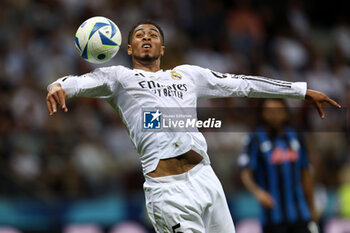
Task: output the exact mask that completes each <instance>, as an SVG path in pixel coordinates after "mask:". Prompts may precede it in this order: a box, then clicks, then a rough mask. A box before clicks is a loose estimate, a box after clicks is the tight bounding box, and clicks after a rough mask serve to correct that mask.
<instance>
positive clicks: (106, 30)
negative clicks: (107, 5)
mask: <svg viewBox="0 0 350 233" xmlns="http://www.w3.org/2000/svg"><path fill="white" fill-rule="evenodd" d="M121 43H122V35H121V33H120V30H119V28H118V27H117V25H116V24H115V23H113V22H112V21H111V20H110V19H107V18H106V17H102V16H96V17H92V18H89V19H88V20H86V21H85V22H84V23H82V24H81V25H80V27H79V28H78V30H77V32H76V33H75V47H76V48H77V50H78V52H79V55H80V56H81V57H82V58H84V59H85V60H86V61H88V62H91V63H104V62H107V61H109V60H111V59H112V58H113V57H114V56H115V55H116V54H117V52H118V50H119V48H120V45H121Z"/></svg>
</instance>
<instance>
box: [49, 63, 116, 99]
mask: <svg viewBox="0 0 350 233" xmlns="http://www.w3.org/2000/svg"><path fill="white" fill-rule="evenodd" d="M118 71H120V69H118V67H105V68H98V69H96V70H94V71H93V72H91V73H87V74H84V75H81V76H72V75H70V76H65V77H63V78H60V79H58V80H56V81H55V82H53V83H52V84H50V85H49V86H48V87H47V88H48V89H49V87H50V86H51V85H53V84H55V83H59V84H61V86H62V88H63V90H65V92H66V93H67V94H68V98H72V97H93V98H109V97H111V96H112V95H113V92H114V90H116V86H117V85H118V81H117V78H118V75H119V73H120V72H118Z"/></svg>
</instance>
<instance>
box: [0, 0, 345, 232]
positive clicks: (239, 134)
mask: <svg viewBox="0 0 350 233" xmlns="http://www.w3.org/2000/svg"><path fill="white" fill-rule="evenodd" d="M0 10H1V14H0V29H1V30H0V88H1V91H0V100H1V104H0V136H1V139H0V226H9V227H14V228H16V229H18V230H21V231H22V232H61V231H63V230H67V232H68V230H69V229H68V228H67V226H69V225H72V224H78V225H79V224H84V223H90V224H92V225H90V226H88V228H89V227H90V229H93V227H97V228H99V229H100V230H103V231H104V232H111V231H112V229H113V228H114V227H117V228H115V229H114V230H115V232H131V230H130V229H131V228H129V230H124V231H123V230H121V227H120V226H121V224H122V223H125V222H129V227H136V226H135V225H133V224H136V223H137V224H139V225H140V226H142V227H143V228H145V232H153V231H152V227H151V226H150V225H149V222H148V220H147V217H146V216H145V213H144V204H143V201H144V197H143V191H142V183H143V177H142V173H141V167H140V162H139V159H138V156H137V155H136V153H135V151H134V149H133V147H132V145H131V143H130V141H129V139H128V136H127V132H126V130H125V128H124V126H123V125H122V123H121V121H120V119H119V117H117V114H116V113H114V112H113V111H112V109H111V108H110V107H109V106H108V105H107V104H106V103H105V102H103V101H100V100H89V99H75V100H71V101H69V102H68V108H69V109H70V112H69V113H68V114H63V113H58V114H57V115H56V116H55V117H52V118H49V116H48V114H47V110H46V106H45V96H46V86H47V85H48V84H49V83H50V82H52V81H54V80H55V79H57V78H59V77H61V76H64V75H68V74H83V73H85V72H89V71H91V70H92V69H94V68H96V67H99V66H94V65H91V64H88V63H87V62H85V61H83V59H81V58H80V57H79V56H78V55H77V52H76V50H75V48H74V34H75V30H76V29H77V27H78V26H79V25H80V24H81V23H82V22H83V21H84V20H85V19H87V18H89V17H92V16H95V15H103V16H106V17H108V18H110V19H112V20H113V21H114V22H116V24H117V25H118V26H119V28H120V29H121V31H122V35H123V39H124V42H123V48H122V49H121V51H120V52H119V53H118V54H117V56H116V57H115V58H114V59H113V60H112V61H111V62H109V63H107V64H104V65H112V64H121V65H126V66H129V67H130V66H131V63H130V58H129V57H128V56H127V54H126V51H125V47H126V38H127V33H128V30H129V28H130V27H131V26H132V25H133V24H134V23H135V22H137V21H138V20H139V19H142V18H151V19H154V20H155V21H156V22H158V23H159V24H160V26H161V27H162V28H163V30H164V32H165V41H166V47H167V50H166V56H165V57H164V60H163V66H162V67H163V69H166V68H170V67H173V66H175V65H178V64H183V63H189V64H196V65H200V66H203V67H207V68H211V69H213V70H215V71H219V72H229V73H239V74H252V75H263V76H268V77H273V78H278V79H283V80H290V81H307V82H308V83H309V88H313V89H317V90H320V91H323V92H325V93H326V94H328V95H329V96H330V97H331V98H333V99H335V100H337V101H338V102H339V103H340V104H341V105H342V106H343V110H342V116H343V117H344V116H345V117H347V119H346V120H345V121H344V120H339V119H338V116H337V115H335V114H331V115H330V116H329V119H328V121H327V124H324V121H323V122H322V121H321V120H319V118H318V116H317V114H316V113H315V111H316V110H314V109H311V110H310V109H309V107H307V106H305V105H304V104H303V102H301V101H290V105H291V106H292V107H293V108H295V111H297V112H298V115H299V116H300V117H299V118H298V120H299V123H300V124H298V125H299V126H300V127H301V130H302V131H303V132H304V133H305V134H304V135H305V137H306V139H307V142H308V146H309V150H310V153H309V156H310V160H311V162H312V163H313V171H314V174H315V183H316V189H315V195H316V201H317V206H318V208H319V210H320V213H321V216H320V224H321V230H322V231H323V230H325V232H330V231H326V228H327V226H328V227H329V224H330V223H331V222H332V221H340V219H346V218H348V219H349V218H350V211H349V208H350V202H349V198H350V191H349V189H350V188H349V186H350V168H349V167H350V157H349V153H350V137H349V118H348V117H349V114H348V113H347V112H346V111H347V110H346V109H347V106H349V104H350V92H349V90H350V66H349V61H350V24H349V18H348V12H347V11H346V7H345V5H344V4H341V1H339V2H337V1H316V0H312V1H305V2H304V1H301V0H300V1H298V0H290V1H278V2H277V1H253V0H252V1H243V0H239V1H228V0H227V1H224V0H221V1H220V0H216V1H210V0H203V1H199V0H153V1H151V0H148V1H147V0H144V1H141V0H132V1H108V0H99V1H94V0H87V1H80V0H53V1H52V0H37V1H30V0H2V1H0ZM254 103H255V101H254V100H247V99H239V98H235V99H225V100H223V99H218V100H210V101H201V102H200V103H199V106H204V107H211V106H220V107H230V108H236V107H240V108H241V107H253V106H254ZM344 109H345V110H344ZM344 111H345V112H344ZM344 114H345V115H344ZM226 120H228V121H230V123H231V127H232V132H231V133H205V134H206V135H205V136H206V138H207V140H208V146H209V155H210V157H211V160H212V163H213V167H214V170H215V171H216V172H217V174H218V176H219V178H220V180H221V181H222V183H223V186H224V188H225V192H226V194H227V197H228V200H229V204H230V207H231V211H232V215H233V218H234V221H235V223H236V225H237V226H238V225H239V224H240V223H243V222H244V220H248V219H253V220H254V219H257V217H258V207H257V205H256V201H255V200H254V198H253V197H252V196H251V195H250V194H249V193H248V192H247V191H245V190H244V189H243V187H242V184H241V183H240V181H239V176H238V172H239V170H238V168H237V157H238V155H239V153H240V151H241V148H242V147H241V146H242V140H243V139H242V138H243V137H244V134H245V133H244V132H246V131H249V129H251V127H252V125H251V124H250V123H246V122H241V121H240V120H239V119H237V118H230V116H227V119H226ZM346 121H347V122H346ZM335 219H336V220H335ZM130 221H132V222H130ZM348 221H350V220H348ZM118 226H119V228H118ZM251 226H253V225H251ZM124 227H127V226H126V225H124ZM0 228H1V227H0ZM124 229H125V228H124ZM71 230H72V229H71ZM96 230H97V229H96ZM97 232H98V231H97ZM140 232H142V231H140ZM238 233H240V231H238Z"/></svg>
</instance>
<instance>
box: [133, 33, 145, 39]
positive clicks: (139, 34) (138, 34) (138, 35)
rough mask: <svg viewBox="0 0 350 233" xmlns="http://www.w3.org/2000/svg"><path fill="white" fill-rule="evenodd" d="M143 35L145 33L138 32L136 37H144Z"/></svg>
mask: <svg viewBox="0 0 350 233" xmlns="http://www.w3.org/2000/svg"><path fill="white" fill-rule="evenodd" d="M142 35H143V33H136V34H135V37H137V38H141V37H142Z"/></svg>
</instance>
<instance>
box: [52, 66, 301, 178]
mask: <svg viewBox="0 0 350 233" xmlns="http://www.w3.org/2000/svg"><path fill="white" fill-rule="evenodd" d="M54 83H60V84H61V86H62V88H63V89H64V90H65V91H66V92H67V94H68V97H69V98H72V97H78V96H79V97H92V98H103V99H106V101H107V102H108V103H109V104H110V105H111V106H112V107H113V108H114V109H115V110H116V111H117V112H118V113H119V115H120V117H121V118H122V120H123V122H124V124H125V126H126V127H127V129H128V132H129V135H130V139H131V141H132V143H133V144H134V146H135V149H136V151H137V152H138V154H139V155H140V159H141V163H142V168H143V173H144V174H148V173H149V172H152V171H154V170H155V169H156V167H157V165H158V162H159V160H160V159H167V158H173V157H176V156H178V155H181V154H184V153H185V152H187V151H189V150H191V149H192V150H194V151H196V152H197V153H199V154H200V155H202V156H203V158H204V162H205V163H206V164H209V163H210V161H209V157H208V154H207V143H206V141H205V138H204V137H203V135H202V134H201V133H200V132H175V131H170V132H169V131H167V132H156V133H155V132H152V131H147V130H145V129H143V124H142V114H143V113H142V111H143V109H144V108H158V107H159V108H164V107H166V108H169V107H170V108H184V107H186V108H188V107H191V108H195V107H196V105H197V100H198V99H199V98H214V97H263V98H299V99H304V98H305V94H306V83H305V82H294V83H292V82H287V81H280V80H274V79H268V78H264V77H258V76H245V75H234V74H221V73H218V72H214V71H211V70H209V69H205V68H201V67H198V66H191V65H181V66H177V67H175V68H173V69H172V70H159V71H158V72H148V71H144V70H140V69H129V68H126V67H124V66H111V67H104V68H99V69H96V70H95V71H93V72H91V73H88V74H85V75H82V76H66V77H63V78H60V79H58V80H57V81H55V82H54ZM51 85H52V84H51Z"/></svg>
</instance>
